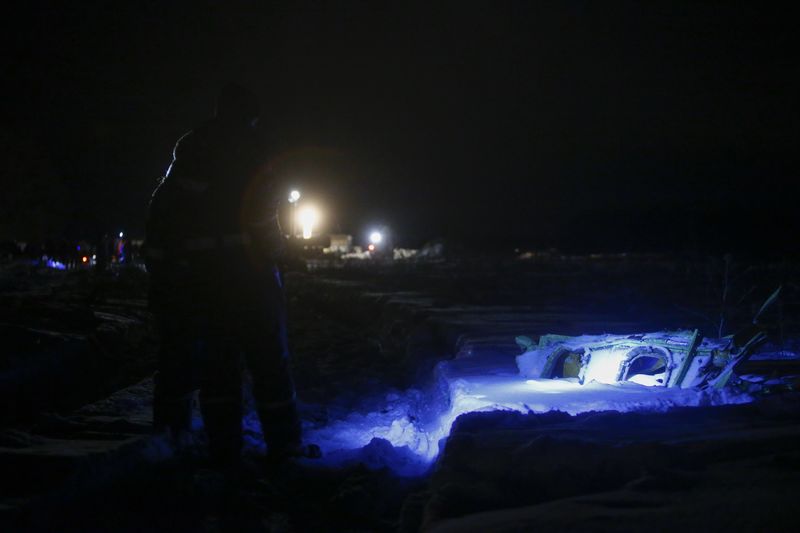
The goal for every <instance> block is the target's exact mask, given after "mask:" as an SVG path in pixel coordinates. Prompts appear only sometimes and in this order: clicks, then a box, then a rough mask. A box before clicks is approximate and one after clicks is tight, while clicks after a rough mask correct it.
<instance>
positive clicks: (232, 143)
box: [145, 84, 318, 466]
mask: <svg viewBox="0 0 800 533" xmlns="http://www.w3.org/2000/svg"><path fill="white" fill-rule="evenodd" d="M259 114H260V109H259V104H258V101H257V99H256V97H255V96H254V95H253V94H252V93H251V92H250V91H248V90H246V89H245V88H243V87H241V86H238V85H233V84H230V85H227V86H226V87H224V88H223V89H222V91H221V92H220V94H219V98H218V102H217V109H216V114H215V116H214V118H212V119H210V120H208V121H206V122H204V123H202V124H201V125H199V126H198V127H197V128H195V129H194V130H192V131H190V132H189V133H187V134H185V135H184V136H182V137H181V138H180V139H179V140H178V142H177V144H176V145H175V150H174V158H173V161H172V164H171V165H170V167H169V169H168V170H167V174H166V176H165V177H164V178H163V179H162V180H161V182H160V184H159V186H158V187H157V188H156V190H155V191H154V193H153V197H152V200H151V202H150V206H149V212H148V221H147V238H146V248H145V256H146V258H147V267H148V271H150V273H151V291H150V303H151V306H152V309H153V311H154V313H155V315H156V317H157V322H158V325H159V329H160V331H161V336H162V344H161V349H160V350H159V357H158V373H157V376H156V388H155V398H154V424H155V426H156V428H157V429H161V430H166V429H169V430H170V432H171V433H172V434H173V436H174V437H177V438H178V439H180V435H181V434H184V433H185V432H188V431H189V429H190V427H189V426H190V422H191V415H190V408H191V403H190V401H191V394H192V392H193V390H194V389H196V388H197V387H198V385H199V388H200V408H201V412H202V414H203V420H204V423H205V427H206V432H207V434H208V438H209V448H210V454H211V458H212V460H213V461H214V462H215V463H217V464H218V465H221V466H226V465H232V464H235V463H238V461H239V458H240V452H241V447H242V429H241V424H242V415H243V412H242V370H243V364H246V366H247V368H248V370H249V372H250V374H251V376H252V381H253V395H254V397H255V400H256V407H257V411H258V415H259V418H260V421H261V425H262V428H263V431H264V438H265V441H266V443H267V447H268V455H269V457H270V458H271V459H275V460H283V459H286V458H288V457H291V456H299V455H307V456H315V455H317V454H318V448H317V447H315V446H313V445H311V446H303V445H302V443H301V431H300V429H301V428H300V420H299V417H298V414H297V406H296V402H295V389H294V384H293V381H292V377H291V373H290V370H289V350H288V346H287V333H286V311H285V301H284V294H283V287H282V281H281V275H280V272H279V271H278V268H277V265H276V254H277V252H278V249H279V247H280V243H281V242H282V240H283V237H282V235H281V232H280V228H279V226H278V223H277V214H276V203H273V202H271V201H270V200H269V199H270V197H271V196H272V195H271V194H270V179H269V178H270V176H269V173H268V172H267V168H266V165H265V149H264V148H265V147H264V146H263V143H262V141H261V135H260V133H259V129H258V128H257V120H258V117H259Z"/></svg>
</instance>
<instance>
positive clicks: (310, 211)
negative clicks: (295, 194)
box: [297, 206, 319, 239]
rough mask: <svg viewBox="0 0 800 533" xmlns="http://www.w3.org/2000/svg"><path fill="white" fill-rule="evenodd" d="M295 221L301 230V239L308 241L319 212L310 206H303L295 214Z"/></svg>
mask: <svg viewBox="0 0 800 533" xmlns="http://www.w3.org/2000/svg"><path fill="white" fill-rule="evenodd" d="M297 219H298V222H300V226H301V227H302V228H303V238H304V239H310V238H311V234H312V231H313V229H314V226H315V225H316V223H317V221H318V220H319V212H318V211H317V210H316V209H315V208H314V207H312V206H305V207H303V208H302V209H301V210H300V212H299V213H297Z"/></svg>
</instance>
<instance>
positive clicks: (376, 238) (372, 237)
mask: <svg viewBox="0 0 800 533" xmlns="http://www.w3.org/2000/svg"><path fill="white" fill-rule="evenodd" d="M382 240H383V235H381V232H380V231H373V232H372V233H370V234H369V242H371V243H372V244H380V243H381V241H382Z"/></svg>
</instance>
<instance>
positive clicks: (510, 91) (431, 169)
mask: <svg viewBox="0 0 800 533" xmlns="http://www.w3.org/2000/svg"><path fill="white" fill-rule="evenodd" d="M26 9H27V10H28V13H27V14H25V15H20V16H19V17H18V18H14V17H7V20H6V24H7V25H10V26H11V27H10V28H5V29H4V34H5V36H4V39H7V40H9V42H8V43H6V49H7V51H8V52H7V55H8V57H9V58H10V63H11V64H10V65H9V66H8V67H7V72H8V75H7V80H8V81H7V84H8V87H7V89H10V91H9V95H8V96H7V97H6V102H5V103H6V106H5V107H6V111H5V112H4V118H5V124H6V131H5V132H4V134H3V136H4V139H3V145H4V148H3V150H4V151H5V152H6V154H5V157H4V159H5V162H4V166H5V168H4V171H3V173H2V174H3V186H4V189H5V190H6V191H7V194H6V195H5V200H4V201H3V204H4V205H3V210H4V211H6V217H4V218H6V220H0V230H3V231H4V233H5V235H2V237H4V238H7V237H9V236H10V235H9V233H10V232H11V231H12V229H9V228H12V227H13V223H12V222H11V221H10V220H9V219H12V220H13V219H15V217H16V219H18V220H22V218H25V219H27V218H28V217H32V218H35V215H30V213H32V212H36V210H37V209H38V210H39V211H41V212H46V213H48V215H49V217H50V222H48V224H50V225H51V226H54V227H55V228H58V229H57V230H56V231H58V230H60V231H62V232H63V234H64V235H65V236H68V237H71V238H75V237H89V238H92V237H94V236H95V235H96V234H97V232H99V231H103V230H108V231H113V230H115V229H117V228H124V229H125V230H126V231H128V232H129V233H130V234H141V232H142V229H143V222H144V210H145V206H146V203H147V199H148V197H149V194H150V192H151V191H152V189H153V187H154V186H155V183H156V180H157V179H158V178H159V176H160V175H161V174H162V173H163V172H164V170H165V169H166V166H167V165H168V164H169V161H170V154H171V149H172V146H173V144H174V142H175V140H176V139H177V138H178V137H179V136H180V135H181V134H182V133H183V132H185V131H187V130H189V129H190V128H192V127H193V126H195V125H196V124H198V123H199V122H201V121H202V120H204V119H205V118H207V117H209V116H210V115H211V114H212V112H213V106H214V95H215V93H216V91H217V90H218V89H219V87H221V86H222V85H223V84H224V83H226V82H228V81H237V82H240V83H242V84H244V85H246V86H248V87H250V88H251V89H252V90H253V91H254V92H256V93H257V94H258V96H259V97H260V98H261V100H262V107H263V109H264V117H263V119H262V120H263V121H264V122H265V123H266V124H267V125H268V126H269V129H270V131H271V135H272V137H273V138H274V142H273V143H272V153H270V154H268V155H269V157H270V158H271V159H272V160H274V161H278V162H279V164H278V166H279V167H280V169H281V178H282V179H284V180H285V182H286V184H287V185H286V186H287V187H288V186H289V185H294V186H297V187H300V188H302V189H303V191H304V192H305V193H306V194H307V197H311V198H315V199H316V200H317V202H318V203H319V204H320V205H321V206H322V207H323V209H324V211H325V213H326V219H325V220H326V223H327V227H326V229H330V230H340V231H345V232H350V233H353V234H354V236H355V237H356V239H359V238H360V236H361V235H362V234H363V233H364V232H365V231H367V230H368V228H369V227H371V226H372V225H375V224H385V225H388V226H389V227H390V228H392V230H393V231H394V233H395V238H396V241H397V242H398V243H399V244H401V245H410V246H416V245H419V244H421V243H423V242H425V241H426V240H429V239H433V238H444V239H449V240H453V241H457V242H462V243H474V244H480V243H487V244H488V243H491V244H493V245H495V246H506V245H507V246H509V247H517V246H531V245H536V246H555V247H558V248H561V249H580V250H586V251H595V250H607V251H610V250H618V251H635V250H674V251H682V250H686V249H692V250H697V249H704V248H707V249H709V250H717V249H719V250H720V251H725V250H733V251H737V250H745V251H758V250H761V251H768V252H771V253H784V252H785V253H796V249H797V246H796V244H794V243H793V241H792V237H793V236H794V235H795V234H796V232H797V230H798V229H800V225H798V223H797V221H796V220H797V217H796V216H795V215H794V213H795V211H796V208H795V202H796V198H797V197H798V192H800V191H799V190H798V189H800V188H799V187H798V185H797V180H796V168H797V165H796V164H795V163H796V157H795V147H796V144H797V118H798V117H797V104H796V95H797V94H798V84H797V81H796V80H795V79H794V76H793V75H792V74H793V73H794V72H796V70H797V68H796V67H797V60H796V57H795V56H794V53H793V50H794V49H795V46H793V44H794V41H795V40H796V37H795V36H794V27H793V26H794V23H793V19H794V17H792V16H790V15H791V14H790V13H787V12H786V11H779V10H777V9H776V8H775V7H758V8H757V7H753V6H749V5H746V4H744V3H730V2H679V3H661V2H657V3H648V4H646V5H645V4H641V3H637V2H614V3H607V4H602V5H601V4H595V3H589V2H572V3H567V4H564V3H560V2H542V3H535V4H534V3H530V4H529V3H516V2H509V3H485V4H484V3H459V4H456V3H453V4H447V5H437V6H424V5H422V4H420V5H416V6H414V7H410V6H409V5H407V4H403V5H396V6H389V7H384V6H381V7H375V6H370V5H361V4H355V3H344V4H339V5H333V4H325V5H322V6H318V5H316V4H307V5H306V4H302V5H298V4H296V3H292V4H291V5H279V6H272V5H270V6H257V7H250V8H248V9H237V8H236V7H234V6H233V5H227V4H225V5H217V6H214V5H203V6H202V7H198V6H194V7H191V8H185V7H176V6H163V5H161V4H159V3H155V2H152V3H136V4H133V3H126V4H124V5H116V4H115V5H114V6H109V5H106V4H103V3H96V4H91V3H85V4H84V5H82V6H79V7H75V6H66V5H58V4H57V3H54V2H53V3H51V2H43V3H38V4H36V5H34V6H32V7H26ZM21 176H24V177H25V178H24V179H21V178H20V177H21ZM9 193H10V194H9ZM43 193H44V194H43ZM20 217H22V218H20ZM25 224H27V225H26V226H25V228H26V230H29V229H30V228H31V227H32V226H31V223H30V222H26V223H25ZM52 231H53V230H50V232H51V233H52Z"/></svg>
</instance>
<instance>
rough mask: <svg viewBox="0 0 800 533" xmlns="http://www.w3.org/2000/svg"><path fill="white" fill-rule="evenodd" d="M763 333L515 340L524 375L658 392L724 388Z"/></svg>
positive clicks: (641, 334)
mask: <svg viewBox="0 0 800 533" xmlns="http://www.w3.org/2000/svg"><path fill="white" fill-rule="evenodd" d="M765 338H766V336H765V335H764V333H763V332H759V331H756V332H753V331H750V332H748V333H745V334H743V335H736V336H733V335H732V336H729V337H723V338H719V339H715V338H704V337H702V336H701V335H700V332H699V331H698V330H686V331H675V332H666V331H665V332H655V333H640V334H631V335H581V336H577V337H569V336H563V335H543V336H542V337H541V338H540V339H539V342H538V344H536V343H534V342H533V340H531V339H530V338H528V337H517V343H518V344H519V345H520V347H521V348H522V349H523V350H524V353H523V354H522V355H519V356H517V366H518V367H519V370H520V374H521V375H522V376H524V377H527V378H531V379H569V380H571V381H576V382H577V383H580V384H584V383H590V382H592V381H596V382H598V383H608V384H614V383H620V382H626V381H627V382H634V383H639V384H640V385H648V386H654V387H677V388H683V389H688V388H696V389H708V388H710V389H721V388H723V387H725V386H726V385H728V384H729V383H730V381H731V378H732V377H733V376H734V375H735V370H736V368H737V367H738V366H739V365H741V364H742V363H744V362H745V361H746V360H747V359H748V357H750V355H751V354H752V352H753V349H754V348H755V347H756V346H757V345H758V344H760V343H761V342H762V341H764V340H765Z"/></svg>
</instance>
